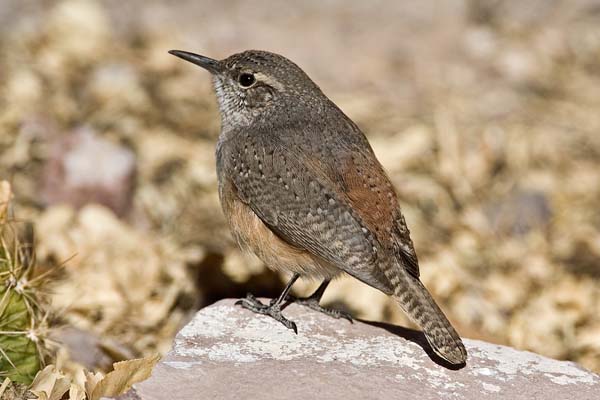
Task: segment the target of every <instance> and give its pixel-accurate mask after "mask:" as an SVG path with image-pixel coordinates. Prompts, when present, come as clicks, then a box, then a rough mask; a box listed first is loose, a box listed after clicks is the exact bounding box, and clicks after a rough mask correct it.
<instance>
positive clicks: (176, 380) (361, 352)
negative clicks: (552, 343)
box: [127, 300, 600, 400]
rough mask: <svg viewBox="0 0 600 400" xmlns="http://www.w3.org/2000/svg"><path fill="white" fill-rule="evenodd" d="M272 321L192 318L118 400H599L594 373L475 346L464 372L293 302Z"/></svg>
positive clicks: (225, 304) (383, 334)
mask: <svg viewBox="0 0 600 400" xmlns="http://www.w3.org/2000/svg"><path fill="white" fill-rule="evenodd" d="M284 314H285V315H286V316H287V317H289V318H290V319H292V320H294V321H296V323H297V324H298V335H295V334H294V333H293V332H292V331H290V330H288V329H286V328H284V327H283V326H282V325H281V324H280V323H278V322H276V321H274V320H273V319H271V318H269V317H265V316H261V315H257V314H253V313H251V312H249V311H247V310H244V309H241V308H239V307H236V306H234V301H233V300H223V301H220V302H218V303H216V304H214V305H212V306H209V307H206V308H204V309H203V310H201V311H199V312H198V313H197V314H196V316H195V317H194V319H193V320H192V321H191V322H190V323H189V324H188V325H187V326H186V327H184V328H183V329H182V330H181V331H180V332H179V334H178V335H177V337H176V338H175V342H174V345H173V349H172V350H171V351H170V352H169V354H167V356H165V357H164V359H163V360H161V362H160V363H159V364H158V365H157V367H156V368H155V370H154V372H153V374H152V377H151V378H150V379H149V380H147V381H145V382H141V383H139V384H136V385H135V387H134V388H135V393H133V392H132V393H131V394H129V396H130V397H127V398H128V399H138V400H139V399H142V400H166V399H262V400H266V399H302V400H305V399H344V400H351V399H404V398H407V399H408V398H411V399H442V398H443V399H480V398H486V399H487V398H489V399H500V398H502V399H528V400H529V399H578V400H586V399H589V400H592V399H596V400H597V399H600V376H598V375H596V374H594V373H592V372H590V371H587V370H585V369H583V368H582V367H580V366H578V365H577V364H575V363H572V362H566V361H557V360H552V359H549V358H546V357H542V356H540V355H537V354H534V353H530V352H526V351H518V350H515V349H512V348H510V347H505V346H499V345H495V344H490V343H485V342H481V341H477V340H469V339H466V340H465V345H466V346H467V349H468V351H469V359H468V361H467V364H466V366H464V367H463V368H459V369H449V368H448V366H447V365H443V363H441V361H440V360H439V359H435V357H434V356H431V355H430V354H428V353H426V352H425V351H424V348H426V349H428V346H427V344H426V342H425V340H424V337H423V336H422V334H421V333H420V332H416V331H413V330H410V329H406V328H401V327H397V326H392V325H387V324H381V323H372V322H359V321H357V322H355V323H354V324H350V323H349V322H348V321H345V320H336V319H332V318H330V317H327V316H325V315H323V314H320V313H317V312H315V311H312V310H310V309H308V308H304V307H301V306H297V305H291V306H289V307H288V308H286V309H285V312H284Z"/></svg>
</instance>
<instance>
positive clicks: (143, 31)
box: [0, 0, 600, 371]
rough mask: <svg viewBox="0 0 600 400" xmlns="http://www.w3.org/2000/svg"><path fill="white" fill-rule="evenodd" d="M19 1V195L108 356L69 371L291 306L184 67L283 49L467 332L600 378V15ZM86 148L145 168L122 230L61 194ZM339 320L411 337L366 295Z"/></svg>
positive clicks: (461, 5)
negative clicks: (242, 209)
mask: <svg viewBox="0 0 600 400" xmlns="http://www.w3.org/2000/svg"><path fill="white" fill-rule="evenodd" d="M3 3H4V5H3V9H2V10H1V11H0V26H2V28H0V32H1V37H0V53H1V54H2V56H1V57H0V178H8V179H9V180H11V182H12V183H13V190H14V192H15V196H16V199H17V203H18V211H19V216H20V217H21V218H28V219H31V220H33V221H34V222H35V224H36V228H37V230H36V232H37V251H38V258H39V261H40V263H41V265H42V266H44V265H52V264H57V263H61V262H62V261H64V260H67V259H70V260H69V262H68V263H67V264H66V267H65V268H64V274H63V276H62V279H61V280H60V281H59V282H57V283H56V285H55V286H54V287H53V293H55V295H54V298H53V307H54V308H55V310H56V311H57V313H58V314H59V315H60V318H61V320H62V322H63V323H64V324H66V325H69V326H72V327H76V328H78V329H79V330H81V331H83V332H86V333H83V334H82V333H81V332H79V331H78V332H79V333H77V335H83V336H84V337H86V339H85V340H92V342H93V343H95V345H96V346H97V348H98V352H97V354H96V355H95V356H93V357H91V358H88V359H86V360H82V359H81V355H80V356H79V357H76V356H73V354H71V355H70V356H69V355H67V354H65V352H61V353H60V354H59V363H62V364H61V365H62V366H63V367H64V368H70V367H73V368H75V367H76V365H75V364H74V363H73V362H72V361H71V360H72V359H74V358H76V359H77V361H78V362H79V363H84V364H85V363H87V364H88V366H92V367H94V366H95V367H106V366H107V365H110V362H112V361H114V360H119V359H124V358H131V357H133V356H137V355H145V354H150V353H151V352H152V351H154V350H156V349H158V350H159V351H165V350H166V349H167V348H168V346H169V344H170V341H171V339H172V337H173V335H174V334H175V332H176V331H177V329H178V328H179V327H180V326H181V324H182V323H184V321H185V320H186V318H188V317H189V315H190V312H192V311H193V310H194V309H196V308H197V307H201V306H204V305H206V304H208V303H209V302H212V301H214V300H216V299H218V298H221V297H233V296H240V295H243V294H244V293H245V291H246V290H254V291H257V292H258V294H262V295H273V294H274V293H276V292H277V291H278V290H279V288H280V287H281V280H280V279H279V278H280V277H278V276H274V275H273V274H271V273H269V272H268V271H267V270H266V269H265V268H264V267H263V266H262V265H261V264H260V263H259V262H257V261H256V260H254V259H252V258H249V257H247V256H243V255H241V254H240V253H239V252H238V251H237V249H236V247H235V246H234V244H233V242H232V240H231V238H230V237H229V234H228V232H227V229H226V227H225V226H224V224H223V218H222V216H221V214H220V208H219V204H218V200H217V197H216V192H215V189H216V177H215V172H214V156H213V148H214V143H215V138H216V135H217V133H218V127H219V125H218V124H219V119H218V114H217V110H216V108H215V101H214V98H213V95H212V92H211V87H210V81H209V77H208V75H207V74H206V73H204V72H203V71H200V70H198V69H196V68H193V67H192V66H191V65H189V64H185V63H183V62H180V61H179V60H177V59H175V58H174V57H170V56H168V55H167V54H166V51H167V50H169V49H171V48H182V49H186V50H191V51H197V52H201V53H205V54H207V55H210V56H214V57H218V58H220V57H225V56H227V55H229V54H230V53H232V52H234V51H238V50H243V49H246V48H263V49H268V50H273V51H277V52H280V53H282V54H285V55H287V56H289V57H290V58H291V59H293V60H295V61H296V62H297V63H298V64H300V65H301V66H302V67H303V68H304V69H305V70H306V71H307V72H308V73H309V75H311V76H312V77H313V78H314V79H315V80H316V81H317V82H318V83H319V84H320V85H321V87H322V88H323V90H324V91H325V92H326V93H327V94H328V95H329V96H330V97H331V98H332V99H333V100H334V101H335V102H336V103H337V104H338V105H339V106H340V107H341V108H342V109H343V110H344V111H346V112H347V114H348V115H350V117H351V118H353V119H354V120H355V121H356V122H357V123H358V124H359V125H360V126H361V127H362V128H363V129H364V131H365V132H366V134H367V136H368V137H369V138H370V140H371V141H372V144H373V147H374V149H375V152H376V153H377V154H378V156H379V157H380V160H381V161H382V163H383V164H384V166H385V167H386V169H387V170H388V171H389V173H390V175H391V177H392V180H393V182H394V183H395V185H396V188H397V191H398V193H399V196H400V198H401V203H402V205H403V209H404V212H405V215H406V219H407V221H408V224H409V226H410V228H411V231H412V232H413V240H414V242H415V244H416V247H417V251H418V254H419V257H420V260H421V269H422V276H423V280H424V282H425V284H426V285H427V286H428V287H429V288H430V289H431V290H432V291H433V293H434V294H435V296H436V297H437V298H438V299H439V301H440V303H441V304H442V306H443V308H444V309H445V310H446V311H447V313H448V315H449V316H450V318H451V319H452V320H453V321H454V322H455V323H456V325H457V326H458V329H459V331H460V332H461V333H463V334H464V335H465V336H468V337H475V338H483V339H486V340H491V341H495V342H498V343H505V344H509V345H511V346H514V347H517V348H521V349H529V350H532V351H535V352H538V353H541V354H544V355H547V356H550V357H555V358H560V359H571V360H576V361H578V362H580V363H582V364H583V365H584V366H586V367H588V368H590V369H593V370H595V371H600V286H599V281H600V211H599V208H600V2H597V1H591V0H588V1H583V0H580V1H553V2H550V1H541V0H536V1H529V2H517V1H514V2H511V1H481V2H478V1H466V0H465V1H449V2H443V3H442V4H438V3H437V2H435V1H410V2H384V1H375V2H355V3H349V2H346V1H341V0H332V1H327V2H320V1H316V0H314V1H307V2H302V4H300V3H298V5H296V6H295V7H291V6H285V5H284V4H283V3H280V2H272V3H267V2H264V3H263V2H261V3H259V4H260V5H258V3H257V4H249V3H243V2H237V1H224V2H218V1H212V2H207V1H204V2H200V1H181V2H169V3H168V5H166V4H161V3H159V2H155V1H152V2H143V1H131V2H122V1H121V2H117V1H108V0H107V1H101V2H97V3H96V2H86V1H77V0H67V1H51V2H39V3H38V2H27V1H25V2H19V1H8V0H3ZM82 128H83V129H86V130H87V131H88V132H91V134H92V135H95V136H97V137H100V138H102V139H105V140H107V141H108V142H110V143H112V144H116V145H118V146H120V147H121V148H124V149H128V150H130V151H132V153H133V154H134V155H135V184H134V186H133V188H132V189H131V204H128V203H127V202H125V203H119V204H125V205H123V206H122V207H121V208H119V207H114V205H113V210H116V213H115V212H114V211H111V209H110V208H107V207H103V206H100V205H92V204H90V205H84V206H82V207H78V208H77V207H73V206H72V205H71V206H69V205H60V204H56V203H57V202H56V201H55V200H53V199H56V196H52V195H49V193H50V194H52V193H54V194H55V192H56V191H59V192H60V190H61V188H62V186H61V180H60V177H59V178H58V180H53V179H54V178H55V177H52V176H49V175H52V168H51V167H52V165H53V164H52V162H51V160H53V159H56V158H59V159H60V156H61V154H60V152H61V150H62V149H63V147H61V146H60V144H61V143H64V142H62V141H61V140H63V139H62V138H64V137H70V136H73V135H77V133H74V132H79V130H81V129H82ZM57 153H58V154H57ZM98 168H99V169H102V168H104V167H100V166H99V167H98ZM48 171H50V172H48ZM86 195H87V196H91V197H93V194H92V195H90V194H89V193H87V194H86ZM59 197H60V196H59ZM84 197H85V196H84ZM67 200H68V196H67ZM103 200H104V201H103ZM100 202H104V204H108V205H111V204H113V203H110V201H107V200H106V198H101V199H100ZM77 204H79V202H77ZM310 285H311V284H306V285H305V286H304V287H301V288H300V289H299V290H300V291H308V290H309V286H310ZM312 285H313V286H314V284H312ZM311 287H312V286H311ZM325 300H326V301H329V302H332V303H337V304H338V305H340V306H344V307H346V308H348V309H350V310H352V311H353V312H354V313H355V314H356V315H357V316H358V317H361V318H369V319H385V320H389V321H394V322H397V323H406V321H405V320H404V317H403V316H402V314H401V312H400V311H399V310H397V309H396V308H395V306H394V305H393V304H392V303H391V302H389V301H388V299H387V298H386V297H385V296H384V295H382V294H379V293H377V292H376V291H374V290H371V289H370V288H367V287H365V286H364V285H362V284H359V283H357V282H356V281H353V280H351V279H344V280H341V281H339V282H336V283H335V284H334V285H333V287H332V288H331V291H330V292H329V293H327V295H326V298H325ZM90 333H91V334H90ZM88 336H92V339H90V338H89V337H88ZM77 337H78V338H79V336H77ZM80 339H81V338H80ZM81 340H83V339H81ZM75 347H76V346H75ZM102 360H104V361H102Z"/></svg>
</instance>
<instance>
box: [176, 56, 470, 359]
mask: <svg viewBox="0 0 600 400" xmlns="http://www.w3.org/2000/svg"><path fill="white" fill-rule="evenodd" d="M169 53H170V54H172V55H174V56H176V57H179V58H181V59H183V60H185V61H188V62H191V63H193V64H195V65H198V66H200V67H202V68H204V69H205V70H207V71H208V72H210V73H211V75H212V82H213V86H214V90H215V92H216V98H217V102H218V106H219V111H220V116H221V132H220V135H219V138H218V140H217V145H216V168H217V177H218V192H219V198H220V201H221V206H222V209H223V213H224V215H225V217H226V220H227V221H228V224H229V227H230V229H231V231H232V234H233V236H234V237H235V239H236V240H237V242H238V243H239V245H240V246H241V247H242V248H244V249H246V250H249V251H251V252H254V253H255V254H256V255H257V256H258V257H259V258H260V259H261V260H262V261H263V262H264V263H265V264H266V265H267V266H268V267H269V268H271V269H273V270H275V271H280V272H285V273H288V274H289V273H291V278H290V280H289V282H288V283H287V285H286V286H285V289H284V290H283V292H282V293H281V294H280V295H279V297H277V298H275V299H273V300H271V301H270V302H269V303H268V304H264V303H263V302H261V301H260V300H259V299H258V298H256V297H255V296H253V295H252V294H248V296H247V297H245V298H243V299H241V300H239V301H238V303H237V304H239V305H241V306H242V307H244V308H246V309H249V310H251V311H253V312H255V313H259V314H263V315H268V316H270V317H272V318H274V319H275V320H277V321H279V322H281V323H282V324H283V325H284V326H285V327H287V328H289V329H292V330H293V331H294V332H296V333H297V332H298V331H297V326H296V323H295V322H293V321H290V320H289V319H287V318H286V317H285V316H284V315H283V314H282V308H284V307H285V305H286V304H288V303H289V301H290V300H293V301H296V302H298V303H300V304H302V305H305V306H308V307H311V308H313V309H315V310H318V311H321V312H324V313H326V314H328V315H331V316H333V317H336V318H347V319H350V320H351V317H350V316H349V315H348V314H346V313H343V312H341V311H337V310H331V309H327V308H324V307H321V306H320V304H319V303H320V300H321V297H322V295H323V293H324V291H325V289H326V288H327V286H328V285H329V283H330V282H331V280H332V279H334V278H336V277H338V276H340V275H343V274H347V275H350V276H352V277H354V278H356V279H358V280H360V281H362V282H364V283H366V284H367V285H369V286H371V287H373V288H376V289H378V290H380V291H382V292H383V293H385V294H387V295H389V296H391V297H393V299H394V300H396V302H397V304H398V305H399V306H400V308H401V309H402V310H403V311H404V312H405V313H406V314H407V315H408V316H409V317H410V319H411V320H412V321H413V322H414V323H416V324H417V325H418V326H420V327H421V329H423V332H424V334H425V337H426V338H427V341H428V342H429V345H430V346H431V348H432V350H433V351H434V353H435V354H437V355H438V356H440V357H441V358H442V359H444V360H446V361H448V362H449V363H451V364H464V363H465V362H466V359H467V351H466V349H465V346H464V344H463V342H462V340H461V338H460V336H459V335H458V333H457V332H456V330H455V329H454V328H453V326H452V324H451V323H450V322H449V321H448V319H447V318H446V316H445V315H444V313H443V312H442V311H441V309H440V308H439V306H438V305H437V304H436V302H435V301H434V299H433V297H432V296H431V294H430V293H429V292H428V290H427V289H426V287H425V286H424V285H423V283H422V282H421V280H420V279H419V276H420V273H419V264H418V260H417V255H416V252H415V249H414V245H413V242H412V240H411V238H410V231H409V229H408V227H407V224H406V221H405V218H404V216H403V215H402V212H401V209H400V206H399V203H398V196H397V193H396V191H395V189H394V187H393V186H392V183H391V181H390V179H389V177H388V175H387V174H386V172H385V170H384V168H383V167H382V165H381V164H380V162H379V161H378V160H377V158H376V156H375V153H374V152H373V149H372V148H371V146H370V144H369V142H368V140H367V137H366V136H365V134H364V133H363V132H362V131H361V130H360V129H359V127H358V126H357V125H356V124H355V123H354V122H353V121H352V120H351V119H350V118H349V117H348V116H346V114H344V112H343V111H342V110H341V109H340V108H339V107H338V106H336V105H335V104H334V103H333V101H331V100H330V99H329V98H328V97H327V96H326V95H325V94H324V93H323V92H322V91H321V89H320V88H319V86H318V85H317V84H316V83H315V82H313V80H312V79H311V78H310V77H309V76H308V75H307V74H306V73H305V72H304V71H303V70H302V69H301V68H300V67H299V66H298V65H296V64H295V63H294V62H292V61H291V60H289V59H287V58H286V57H284V56H281V55H279V54H276V53H272V52H268V51H263V50H246V51H243V52H240V53H236V54H233V55H231V56H229V57H227V58H225V59H222V60H217V59H213V58H209V57H206V56H202V55H199V54H196V53H192V52H188V51H182V50H170V51H169ZM300 277H303V278H310V279H313V280H314V279H318V280H320V281H322V283H321V284H320V286H319V287H318V289H317V290H316V291H315V292H314V293H313V294H312V295H310V296H308V297H306V298H297V299H294V298H292V297H291V295H290V293H289V292H290V289H291V288H292V285H293V284H294V283H295V282H296V280H297V279H298V278H300Z"/></svg>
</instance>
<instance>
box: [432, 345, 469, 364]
mask: <svg viewBox="0 0 600 400" xmlns="http://www.w3.org/2000/svg"><path fill="white" fill-rule="evenodd" d="M430 344H431V343H430ZM431 348H432V349H433V351H434V352H435V354H437V355H438V356H440V357H441V358H443V359H444V360H446V361H448V362H449V363H450V364H453V365H461V364H465V363H466V362H467V357H468V356H467V349H466V348H465V346H464V344H463V343H462V341H460V340H459V341H457V342H455V343H452V344H451V345H445V346H440V347H438V346H433V345H432V346H431Z"/></svg>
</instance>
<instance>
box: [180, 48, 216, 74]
mask: <svg viewBox="0 0 600 400" xmlns="http://www.w3.org/2000/svg"><path fill="white" fill-rule="evenodd" d="M169 54H173V55H174V56H176V57H179V58H182V59H184V60H185V61H189V62H191V63H192V64H196V65H199V66H201V67H202V68H204V69H205V70H207V71H208V72H210V73H212V74H218V73H220V72H221V71H222V69H223V68H222V67H221V63H220V62H219V61H217V60H214V59H212V58H208V57H204V56H201V55H199V54H194V53H190V52H189V51H182V50H169Z"/></svg>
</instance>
